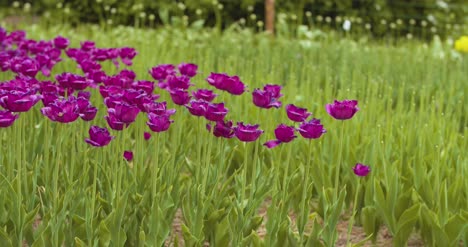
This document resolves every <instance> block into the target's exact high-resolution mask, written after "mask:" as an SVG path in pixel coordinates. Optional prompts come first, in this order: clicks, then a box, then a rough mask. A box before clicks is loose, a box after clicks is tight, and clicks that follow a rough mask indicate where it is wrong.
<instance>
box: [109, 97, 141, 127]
mask: <svg viewBox="0 0 468 247" xmlns="http://www.w3.org/2000/svg"><path fill="white" fill-rule="evenodd" d="M107 112H108V114H109V115H114V116H115V117H116V118H117V119H118V120H120V122H122V123H125V124H130V123H132V122H134V121H135V119H136V117H137V115H138V113H140V109H139V108H138V107H136V106H133V105H129V104H127V103H125V102H119V103H117V104H116V105H115V107H114V108H109V109H108V110H107Z"/></svg>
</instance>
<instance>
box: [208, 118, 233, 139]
mask: <svg viewBox="0 0 468 247" xmlns="http://www.w3.org/2000/svg"><path fill="white" fill-rule="evenodd" d="M206 127H207V129H208V130H209V131H211V128H212V127H211V125H210V124H207V125H206ZM213 135H214V136H216V137H224V138H232V137H233V136H234V128H233V127H232V121H227V122H225V121H218V122H216V124H215V126H214V129H213Z"/></svg>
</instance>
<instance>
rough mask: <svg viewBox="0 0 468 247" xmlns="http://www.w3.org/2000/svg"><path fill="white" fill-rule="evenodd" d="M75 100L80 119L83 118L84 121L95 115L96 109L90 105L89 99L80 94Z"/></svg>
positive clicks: (91, 118)
mask: <svg viewBox="0 0 468 247" xmlns="http://www.w3.org/2000/svg"><path fill="white" fill-rule="evenodd" d="M78 95H79V94H78ZM76 101H77V104H78V109H79V114H80V117H81V119H83V120H84V121H91V120H93V119H94V118H95V117H96V114H97V111H98V109H97V108H96V107H94V106H93V105H91V102H89V99H87V98H85V97H84V96H81V97H79V98H78V99H77V100H76Z"/></svg>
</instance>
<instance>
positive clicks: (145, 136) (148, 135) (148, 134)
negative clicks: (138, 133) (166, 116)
mask: <svg viewBox="0 0 468 247" xmlns="http://www.w3.org/2000/svg"><path fill="white" fill-rule="evenodd" d="M143 138H145V140H146V141H147V140H149V139H150V138H151V133H149V132H145V133H143Z"/></svg>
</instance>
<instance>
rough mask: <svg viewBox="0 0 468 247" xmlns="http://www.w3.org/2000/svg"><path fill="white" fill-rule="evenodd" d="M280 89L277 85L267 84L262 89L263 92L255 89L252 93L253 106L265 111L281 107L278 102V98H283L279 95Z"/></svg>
mask: <svg viewBox="0 0 468 247" xmlns="http://www.w3.org/2000/svg"><path fill="white" fill-rule="evenodd" d="M281 88H282V87H281V86H279V85H272V84H267V85H265V87H264V88H263V89H264V90H263V91H262V90H260V89H255V90H254V91H253V92H252V96H253V97H252V100H253V103H254V105H256V106H258V107H260V108H265V109H269V108H271V107H275V108H279V107H281V102H280V101H278V98H279V97H281V96H283V95H282V94H281V93H280V91H281Z"/></svg>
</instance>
